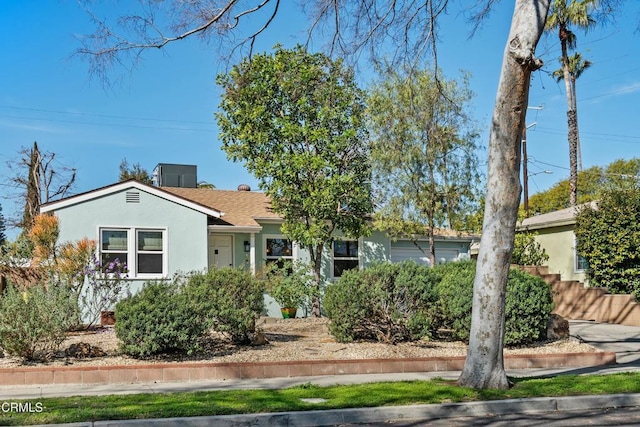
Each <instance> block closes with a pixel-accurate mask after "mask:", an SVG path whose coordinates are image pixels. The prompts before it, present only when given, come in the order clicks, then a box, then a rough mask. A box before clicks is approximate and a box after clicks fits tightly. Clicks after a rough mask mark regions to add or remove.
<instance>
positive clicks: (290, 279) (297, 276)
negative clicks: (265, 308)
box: [265, 262, 314, 308]
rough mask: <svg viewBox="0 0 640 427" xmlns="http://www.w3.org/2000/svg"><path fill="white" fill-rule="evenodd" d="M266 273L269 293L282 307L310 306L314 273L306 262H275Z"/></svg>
mask: <svg viewBox="0 0 640 427" xmlns="http://www.w3.org/2000/svg"><path fill="white" fill-rule="evenodd" d="M268 267H269V268H268V269H267V271H266V273H265V279H266V283H267V293H268V294H269V295H271V297H272V298H273V299H274V300H275V301H276V302H277V303H278V304H279V305H280V307H282V308H298V307H303V306H305V307H306V306H309V305H310V303H311V298H312V297H313V289H314V286H313V285H314V282H313V273H312V272H311V268H310V267H309V266H308V265H307V264H304V263H300V262H296V263H292V262H285V263H283V264H282V266H278V264H277V263H273V264H271V265H270V266H268Z"/></svg>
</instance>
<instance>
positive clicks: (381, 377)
mask: <svg viewBox="0 0 640 427" xmlns="http://www.w3.org/2000/svg"><path fill="white" fill-rule="evenodd" d="M570 330H571V334H572V336H574V337H576V338H578V339H580V340H582V341H584V342H586V343H589V344H591V345H593V346H594V347H596V348H598V349H599V350H602V351H613V352H616V356H617V357H618V358H619V359H618V361H619V362H622V363H617V364H614V365H606V366H596V367H588V368H555V369H522V370H508V371H507V374H508V375H509V376H512V377H537V376H541V377H544V376H553V375H560V374H608V373H616V372H628V371H640V327H631V326H621V325H610V324H597V323H594V322H585V321H571V322H570ZM459 375H460V372H459V371H441V372H422V373H406V374H371V375H332V376H314V377H291V378H268V379H259V380H257V379H251V380H226V381H194V382H164V383H163V382H154V383H145V384H108V385H93V386H91V385H57V386H56V385H52V386H31V387H0V400H3V401H7V400H11V399H38V398H46V397H54V396H74V395H109V394H134V393H171V392H189V391H205V390H229V389H277V388H285V387H292V386H295V385H300V384H307V383H311V384H314V385H319V386H328V385H334V384H359V383H367V382H378V381H401V380H416V379H417V380H428V379H432V378H436V377H437V378H445V379H456V378H457V377H458V376H459ZM594 405H595V406H594ZM623 406H640V394H637V395H636V394H632V395H615V396H592V397H589V396H580V397H570V398H559V399H558V398H553V399H549V398H543V399H523V400H510V401H494V402H471V403H460V404H445V405H416V406H410V407H402V408H360V409H345V410H331V411H311V412H296V413H278V414H252V415H233V416H225V417H195V418H185V419H172V420H135V421H127V422H126V423H127V424H129V423H130V424H131V425H136V426H144V425H163V426H173V425H176V426H177V425H188V426H200V425H229V426H231V425H296V426H302V425H307V426H311V425H335V424H342V423H354V422H384V421H385V420H390V419H410V418H420V419H428V418H429V417H432V418H446V417H450V416H454V415H455V416H461V415H460V414H469V415H470V416H480V415H486V414H490V413H521V412H520V411H527V412H535V411H538V412H545V411H556V410H561V409H560V408H572V409H586V408H592V409H594V408H608V407H623ZM501 411H508V412H501ZM447 414H449V415H447ZM354 420H355V421H354ZM81 425H95V426H98V425H101V426H107V425H110V426H115V425H125V421H117V422H96V423H93V424H81Z"/></svg>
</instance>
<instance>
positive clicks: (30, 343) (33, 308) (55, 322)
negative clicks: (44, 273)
mask: <svg viewBox="0 0 640 427" xmlns="http://www.w3.org/2000/svg"><path fill="white" fill-rule="evenodd" d="M73 313H74V306H73V303H72V301H71V300H70V299H69V297H68V291H67V289H65V288H64V287H63V286H61V285H56V284H51V285H49V286H48V287H45V286H43V285H34V286H32V287H30V288H29V289H28V290H25V291H22V290H20V289H17V288H15V287H14V286H12V285H9V286H8V287H7V288H6V290H5V293H4V294H3V295H1V296H0V348H2V350H3V351H4V352H6V353H7V354H10V355H14V356H18V357H22V358H24V359H27V360H29V359H35V358H38V359H46V358H48V357H50V356H52V355H53V354H54V353H55V352H56V351H57V350H58V349H59V348H60V345H61V344H62V342H63V341H64V339H65V334H66V332H67V330H68V329H69V327H70V326H71V323H72V320H73V319H74V317H73Z"/></svg>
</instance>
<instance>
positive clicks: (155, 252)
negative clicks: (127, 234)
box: [136, 230, 162, 274]
mask: <svg viewBox="0 0 640 427" xmlns="http://www.w3.org/2000/svg"><path fill="white" fill-rule="evenodd" d="M137 234H138V236H137V240H138V251H137V257H138V258H137V263H136V265H137V267H138V268H137V270H138V271H137V272H138V273H141V274H162V231H151V230H137Z"/></svg>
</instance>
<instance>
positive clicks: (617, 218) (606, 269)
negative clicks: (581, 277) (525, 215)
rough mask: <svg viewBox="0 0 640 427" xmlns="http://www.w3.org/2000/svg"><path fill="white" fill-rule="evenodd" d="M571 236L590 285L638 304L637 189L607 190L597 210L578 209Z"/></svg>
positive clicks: (639, 229)
mask: <svg viewBox="0 0 640 427" xmlns="http://www.w3.org/2000/svg"><path fill="white" fill-rule="evenodd" d="M575 235H576V246H577V247H576V250H577V251H578V253H579V254H580V255H582V256H583V257H584V258H585V259H586V260H587V262H588V264H589V269H588V270H587V273H588V276H589V279H590V284H591V285H592V286H603V287H606V288H607V289H608V290H609V291H611V293H614V294H632V295H634V296H635V297H636V299H638V300H640V185H638V184H637V183H633V184H632V183H628V184H626V185H623V186H620V187H618V188H611V189H608V190H607V191H605V192H604V193H603V194H602V196H601V198H600V200H598V204H597V207H596V206H593V205H587V206H584V207H583V208H582V209H580V211H579V213H578V215H577V216H576V227H575Z"/></svg>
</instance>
